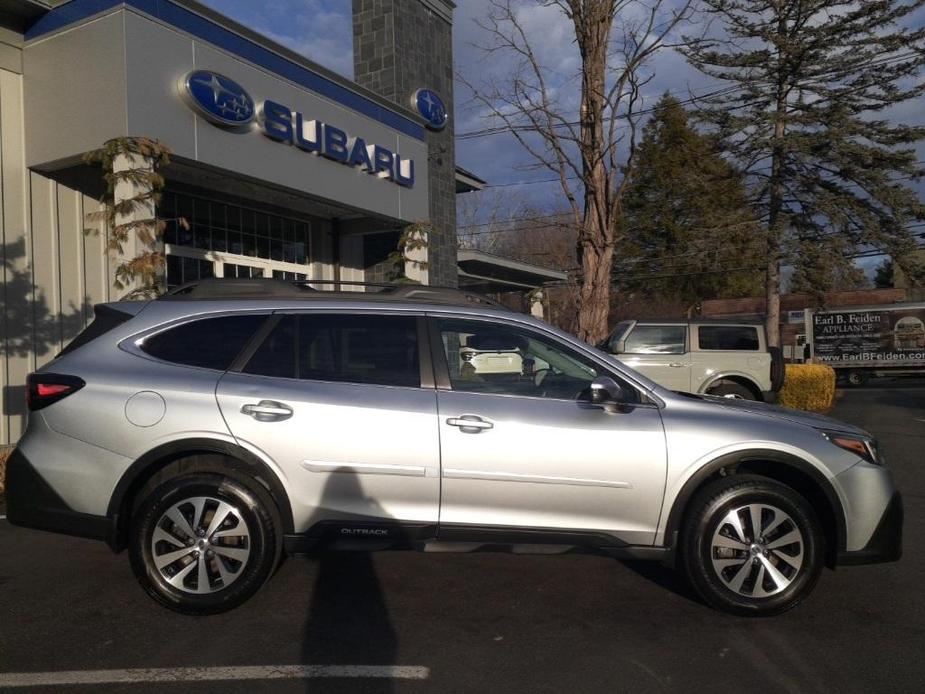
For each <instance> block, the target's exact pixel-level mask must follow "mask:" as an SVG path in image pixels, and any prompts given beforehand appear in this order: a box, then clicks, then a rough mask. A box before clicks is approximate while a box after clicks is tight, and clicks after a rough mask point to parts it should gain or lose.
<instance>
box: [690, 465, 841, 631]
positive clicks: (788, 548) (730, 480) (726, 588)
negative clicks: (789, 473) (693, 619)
mask: <svg viewBox="0 0 925 694" xmlns="http://www.w3.org/2000/svg"><path fill="white" fill-rule="evenodd" d="M681 551H682V565H683V567H684V570H685V572H686V574H687V576H688V578H689V579H690V581H691V583H692V585H693V586H694V588H695V589H696V590H697V592H698V593H699V594H700V596H701V597H702V598H703V599H704V600H705V601H706V602H707V603H708V604H710V605H711V606H713V607H715V608H717V609H720V610H723V611H725V612H731V613H733V614H738V615H746V616H769V615H775V614H780V613H781V612H785V611H787V610H789V609H791V608H792V607H794V606H796V605H797V604H798V603H800V602H801V601H802V600H803V599H805V598H806V596H807V595H809V593H810V592H811V591H812V589H813V587H814V586H815V585H816V581H817V580H818V579H819V574H820V572H821V571H822V564H823V552H824V537H823V533H822V530H821V526H820V523H819V520H818V518H817V516H816V514H815V513H814V512H813V509H812V507H811V506H810V505H809V504H808V503H807V501H806V500H805V499H804V498H803V497H802V496H800V495H799V494H797V493H796V492H795V491H794V490H793V489H791V488H790V487H787V486H785V485H783V484H780V483H778V482H775V481H774V480H770V479H767V478H764V477H758V476H751V475H733V476H729V477H724V478H722V479H720V480H717V481H716V482H713V483H712V484H710V485H708V486H707V487H706V488H704V489H703V490H702V491H701V492H700V493H699V494H698V495H697V496H696V497H695V499H694V501H693V502H692V506H691V511H690V513H689V514H688V515H687V519H686V523H685V527H684V529H683V537H682V546H681Z"/></svg>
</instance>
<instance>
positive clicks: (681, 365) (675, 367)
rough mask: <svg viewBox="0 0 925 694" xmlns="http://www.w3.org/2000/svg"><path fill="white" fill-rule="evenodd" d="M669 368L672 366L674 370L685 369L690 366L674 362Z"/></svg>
mask: <svg viewBox="0 0 925 694" xmlns="http://www.w3.org/2000/svg"><path fill="white" fill-rule="evenodd" d="M668 366H670V367H671V368H672V369H683V368H684V367H685V366H690V365H689V364H685V363H684V362H681V361H673V362H671V363H670V364H669V365H668Z"/></svg>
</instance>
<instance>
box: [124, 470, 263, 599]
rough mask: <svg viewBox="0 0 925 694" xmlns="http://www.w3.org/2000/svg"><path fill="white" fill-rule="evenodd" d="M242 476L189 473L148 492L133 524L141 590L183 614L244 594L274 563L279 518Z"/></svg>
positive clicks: (133, 551)
mask: <svg viewBox="0 0 925 694" xmlns="http://www.w3.org/2000/svg"><path fill="white" fill-rule="evenodd" d="M262 496H263V495H262V494H261V493H260V492H259V490H257V489H256V488H250V486H249V485H247V484H246V483H245V482H243V481H240V480H237V479H232V478H230V477H225V476H222V475H217V474H208V473H192V474H184V475H181V476H178V477H173V478H171V479H168V480H167V481H166V482H164V483H162V484H160V485H158V486H156V487H154V488H152V489H150V490H148V492H147V494H146V495H145V496H144V498H143V500H142V502H141V505H140V507H139V510H138V513H137V514H136V516H135V519H134V522H133V524H132V535H131V542H130V554H131V562H132V569H133V570H134V572H135V575H136V577H137V578H138V580H139V582H140V583H141V585H142V587H143V588H144V589H145V591H146V592H147V593H148V594H149V595H150V596H151V597H153V598H154V599H155V600H157V601H158V602H159V603H161V604H162V605H165V606H167V607H169V608H171V609H173V610H176V611H178V612H184V613H186V614H214V613H217V612H224V611H225V610H229V609H231V608H233V607H236V606H238V605H240V604H241V603H243V602H244V601H245V600H247V599H248V598H250V597H251V596H252V595H253V594H254V593H255V592H257V590H259V588H260V587H261V586H262V585H263V584H264V582H265V581H266V580H267V578H269V576H270V574H271V573H272V572H273V569H274V568H275V566H276V563H277V560H278V557H279V536H278V533H279V527H280V526H279V520H278V515H277V514H276V510H275V508H273V507H272V504H271V503H270V504H268V503H267V501H266V500H265V499H263V498H261V497H262Z"/></svg>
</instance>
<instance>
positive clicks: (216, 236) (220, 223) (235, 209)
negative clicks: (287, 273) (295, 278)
mask: <svg viewBox="0 0 925 694" xmlns="http://www.w3.org/2000/svg"><path fill="white" fill-rule="evenodd" d="M158 216H159V217H161V218H162V219H164V220H166V221H167V224H166V227H165V229H164V241H165V242H167V243H169V244H171V245H175V246H188V247H191V248H198V249H201V250H205V251H218V252H220V253H234V254H235V255H249V256H252V257H254V258H263V259H264V260H276V261H280V262H286V263H296V264H299V265H304V264H305V263H307V262H308V250H309V234H310V231H311V226H310V225H309V224H308V223H307V222H303V221H301V220H298V219H290V218H287V217H281V216H279V215H274V214H269V213H266V212H261V211H258V210H254V209H250V208H247V207H241V206H238V205H230V204H227V203H223V202H216V201H214V200H211V201H210V200H205V199H202V198H197V197H193V196H190V195H182V194H178V193H174V192H172V191H167V192H166V193H164V194H163V195H162V196H161V200H160V202H159V203H158ZM179 218H183V219H185V220H186V223H187V224H188V225H189V229H184V228H183V226H184V225H182V224H180V223H179V222H178V221H177V220H178V219H179Z"/></svg>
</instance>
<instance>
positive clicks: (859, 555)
mask: <svg viewBox="0 0 925 694" xmlns="http://www.w3.org/2000/svg"><path fill="white" fill-rule="evenodd" d="M902 555H903V499H902V495H901V494H900V493H899V492H895V493H894V494H893V497H892V498H891V499H890V503H889V504H887V507H886V510H884V512H883V515H882V516H880V521H879V522H878V523H877V527H876V529H875V530H874V532H873V535H871V536H870V540H868V542H867V544H866V545H865V546H864V547H862V548H861V549H857V550H852V551H848V550H842V551H840V552H839V553H838V557H837V563H838V564H839V565H840V566H850V565H853V564H882V563H885V562H891V561H899V559H900V558H901V557H902Z"/></svg>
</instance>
